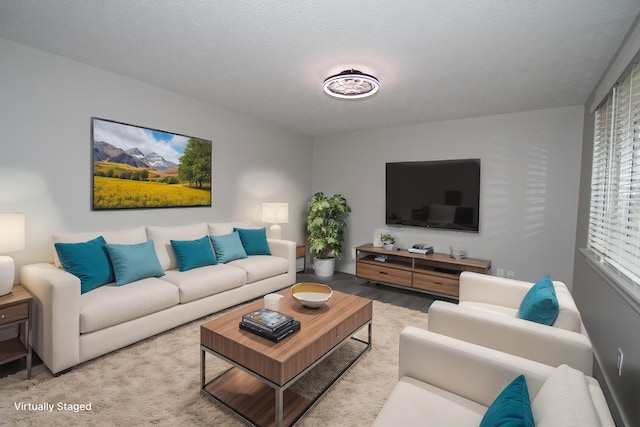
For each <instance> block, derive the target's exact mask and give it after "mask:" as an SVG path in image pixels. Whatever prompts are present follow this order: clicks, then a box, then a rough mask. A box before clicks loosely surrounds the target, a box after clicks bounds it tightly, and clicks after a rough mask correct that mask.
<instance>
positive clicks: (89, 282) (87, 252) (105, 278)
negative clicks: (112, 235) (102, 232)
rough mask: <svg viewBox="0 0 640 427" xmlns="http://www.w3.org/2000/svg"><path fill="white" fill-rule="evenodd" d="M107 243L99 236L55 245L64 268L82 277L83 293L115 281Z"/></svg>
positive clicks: (81, 290) (81, 288)
mask: <svg viewBox="0 0 640 427" xmlns="http://www.w3.org/2000/svg"><path fill="white" fill-rule="evenodd" d="M106 244H107V242H106V241H105V240H104V237H102V236H99V237H96V238H95V239H93V240H89V241H88V242H81V243H56V244H55V245H54V246H55V248H56V252H57V253H58V258H59V259H60V263H61V264H62V266H63V267H64V269H65V270H66V271H68V272H69V273H71V274H73V275H74V276H77V277H78V278H79V279H80V293H81V294H84V293H85V292H89V291H90V290H92V289H95V288H97V287H99V286H102V285H104V284H105V283H111V282H113V280H114V278H113V268H111V263H110V262H109V256H108V255H107V251H106V249H105V245H106Z"/></svg>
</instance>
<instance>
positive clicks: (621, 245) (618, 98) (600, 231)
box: [587, 64, 640, 298]
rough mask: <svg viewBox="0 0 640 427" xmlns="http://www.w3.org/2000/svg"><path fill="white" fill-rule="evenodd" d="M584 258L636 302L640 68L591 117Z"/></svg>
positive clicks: (639, 276)
mask: <svg viewBox="0 0 640 427" xmlns="http://www.w3.org/2000/svg"><path fill="white" fill-rule="evenodd" d="M587 250H588V252H589V253H590V254H591V255H592V256H594V257H595V258H596V260H597V261H598V262H599V263H600V264H604V266H605V267H608V270H612V271H613V272H614V273H615V274H616V275H617V276H619V277H620V278H621V279H623V281H624V282H625V283H627V286H628V287H630V288H631V291H632V294H634V295H635V296H636V298H638V297H640V66H636V65H635V64H634V65H633V66H632V67H631V69H630V71H629V72H628V73H627V74H625V75H623V78H622V79H621V80H620V82H619V83H618V84H617V85H616V86H614V88H613V89H612V90H611V92H610V93H609V95H608V96H607V98H606V99H605V100H604V101H603V102H602V104H600V106H599V107H598V109H597V111H596V115H595V130H594V151H593V171H592V178H591V206H590V212H589V234H588V241H587Z"/></svg>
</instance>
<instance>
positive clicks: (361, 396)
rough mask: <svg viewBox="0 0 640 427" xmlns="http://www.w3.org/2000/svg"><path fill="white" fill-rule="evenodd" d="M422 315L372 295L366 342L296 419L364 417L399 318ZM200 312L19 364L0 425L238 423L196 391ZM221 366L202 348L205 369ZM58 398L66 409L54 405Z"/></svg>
mask: <svg viewBox="0 0 640 427" xmlns="http://www.w3.org/2000/svg"><path fill="white" fill-rule="evenodd" d="M218 315H219V314H218ZM214 317H216V315H213V316H210V317H209V318H214ZM426 318H427V314H426V313H422V312H419V311H414V310H409V309H405V308H401V307H396V306H393V305H390V304H385V303H380V302H377V301H375V302H374V309H373V319H374V320H373V348H372V350H371V351H370V352H369V353H367V354H366V355H365V356H364V357H363V358H362V359H361V360H360V361H359V362H358V363H357V364H356V365H355V366H354V367H353V368H352V369H351V370H350V371H349V372H348V373H347V374H346V375H345V376H344V377H343V378H342V379H341V380H340V381H339V382H338V383H336V384H335V385H334V387H333V388H332V389H331V390H330V391H329V392H328V393H327V394H326V395H325V396H324V398H323V399H322V400H321V401H320V402H319V403H318V404H317V405H316V406H315V407H314V408H312V410H311V411H310V412H308V413H307V415H306V416H305V417H304V418H302V420H300V422H299V423H298V425H300V426H341V427H343V426H364V425H370V424H371V423H372V422H373V420H374V419H375V417H376V415H377V414H378V412H379V411H380V408H381V407H382V405H383V404H384V402H385V400H386V398H387V396H388V395H389V393H390V391H391V389H392V388H393V386H394V384H395V382H396V380H397V370H398V337H399V334H400V331H401V330H402V329H403V328H404V327H405V326H407V325H417V326H419V325H424V324H425V321H426ZM204 320H206V319H201V320H198V321H195V322H192V323H189V324H187V325H184V326H181V327H179V328H176V329H174V330H171V331H169V332H166V333H164V334H161V335H158V336H156V337H153V338H150V339H148V340H145V341H141V342H139V343H137V344H134V345H132V346H129V347H127V348H125V349H122V350H119V351H116V352H113V353H110V354H108V355H106V356H103V357H100V358H98V359H95V360H92V361H89V362H87V363H85V364H83V365H80V366H78V367H76V368H74V369H73V370H71V371H70V372H69V373H67V374H65V375H61V376H59V377H57V378H55V377H53V376H52V375H51V373H50V372H49V371H48V370H47V369H46V368H45V367H44V366H43V365H39V366H36V367H35V368H34V369H33V372H32V377H31V379H30V380H26V379H25V372H24V371H22V372H18V373H17V374H15V375H11V376H8V377H6V378H2V379H0V391H1V392H0V425H3V426H4V425H9V426H110V425H111V426H137V425H163V426H165V425H166V426H176V425H184V426H200V425H203V426H204V425H207V426H243V425H245V424H244V423H243V422H242V421H241V420H240V419H238V418H236V417H235V416H234V415H232V413H231V412H229V411H228V410H227V409H226V408H224V407H222V406H221V405H219V404H218V403H216V402H215V401H213V400H212V399H210V398H209V397H207V396H205V395H203V394H202V393H201V392H200V347H199V340H200V336H199V326H200V324H201V323H203V322H204ZM361 334H362V331H361ZM363 337H364V335H363ZM344 347H345V348H342V349H340V350H338V351H336V352H335V353H334V356H333V357H331V358H328V359H326V360H325V362H323V364H321V365H318V366H317V367H316V368H315V372H310V373H309V374H308V375H307V376H306V377H304V378H303V379H302V380H301V381H300V382H299V383H297V384H296V385H295V387H296V389H297V391H308V390H310V389H313V388H314V387H316V386H317V384H316V383H317V382H318V381H320V379H322V378H323V376H326V374H327V372H328V371H330V370H331V369H332V367H333V366H339V365H340V363H341V362H342V359H345V358H347V357H349V356H350V355H351V354H352V352H353V350H354V348H353V346H352V345H351V344H349V345H347V346H344ZM226 367H227V365H226V364H224V363H223V362H221V361H219V360H218V359H216V358H215V357H213V356H210V355H207V375H208V376H213V375H215V373H216V372H218V371H221V370H223V369H225V368H226ZM303 381H305V382H303ZM21 403H24V404H30V405H32V407H33V406H35V405H40V406H43V405H44V404H49V405H50V406H53V407H54V409H53V411H51V412H46V411H42V410H32V409H31V410H30V409H29V408H24V409H20V408H17V407H16V405H20V404H21ZM86 403H90V404H91V410H90V411H77V412H74V409H78V408H77V406H76V407H74V406H73V405H79V404H86ZM65 404H66V405H68V406H67V408H68V409H70V410H60V409H61V405H65Z"/></svg>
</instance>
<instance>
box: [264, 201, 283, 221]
mask: <svg viewBox="0 0 640 427" xmlns="http://www.w3.org/2000/svg"><path fill="white" fill-rule="evenodd" d="M262 222H266V223H269V224H287V223H288V222H289V203H263V204H262Z"/></svg>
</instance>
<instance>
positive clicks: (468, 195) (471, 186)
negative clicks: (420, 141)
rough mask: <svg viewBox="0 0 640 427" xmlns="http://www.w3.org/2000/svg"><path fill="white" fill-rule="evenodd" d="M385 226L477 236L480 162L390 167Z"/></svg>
mask: <svg viewBox="0 0 640 427" xmlns="http://www.w3.org/2000/svg"><path fill="white" fill-rule="evenodd" d="M386 169H387V170H386V183H387V186H386V217H387V220H386V223H387V224H388V225H409V226H416V227H430V228H441V229H448V230H460V231H473V232H478V221H479V216H480V159H464V160H437V161H419V162H396V163H387V166H386Z"/></svg>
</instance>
